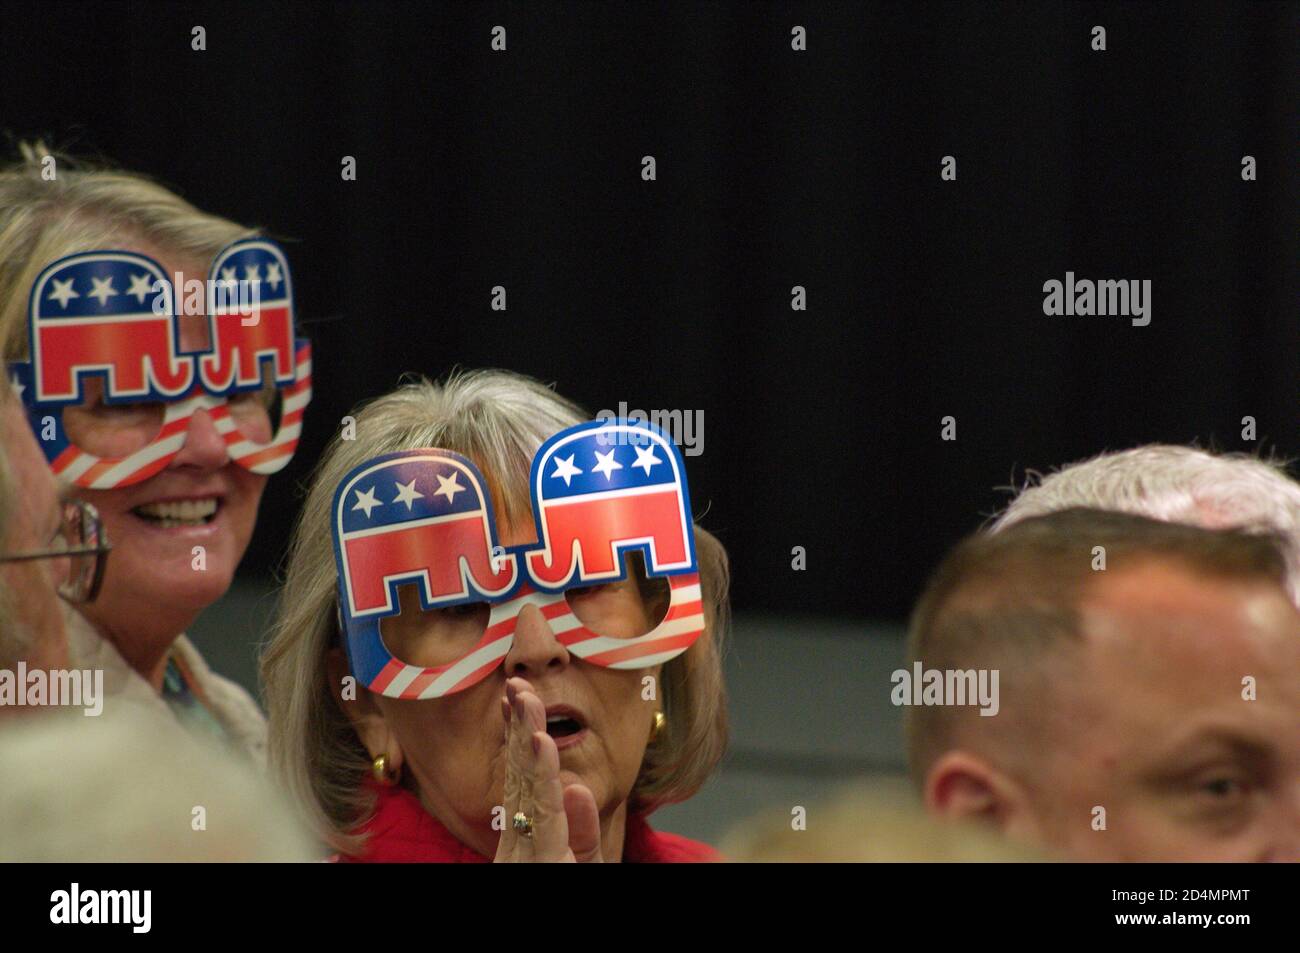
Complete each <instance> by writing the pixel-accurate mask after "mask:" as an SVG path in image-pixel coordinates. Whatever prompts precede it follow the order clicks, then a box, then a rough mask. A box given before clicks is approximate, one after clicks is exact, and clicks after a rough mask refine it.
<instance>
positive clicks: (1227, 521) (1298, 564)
mask: <svg viewBox="0 0 1300 953" xmlns="http://www.w3.org/2000/svg"><path fill="white" fill-rule="evenodd" d="M1075 506H1087V507H1092V508H1095V509H1101V510H1114V511H1116V512H1120V513H1131V514H1133V515H1135V516H1145V517H1147V518H1149V519H1156V520H1163V521H1164V522H1168V523H1184V524H1187V525H1189V526H1200V527H1203V528H1205V529H1222V528H1227V527H1232V528H1237V529H1243V530H1246V531H1248V532H1265V533H1273V534H1277V535H1278V536H1280V537H1281V538H1282V541H1283V546H1284V555H1285V557H1286V562H1287V582H1286V585H1287V591H1288V593H1290V596H1291V601H1292V602H1294V603H1295V604H1296V605H1297V606H1300V484H1297V483H1296V481H1295V480H1293V479H1292V478H1291V477H1290V476H1289V475H1288V473H1287V469H1286V465H1285V464H1283V463H1281V462H1278V461H1271V460H1264V459H1260V458H1258V457H1252V456H1249V455H1247V454H1238V453H1228V454H1216V453H1211V452H1209V451H1206V450H1200V449H1197V448H1195V447H1181V446H1175V445H1171V444H1148V445H1147V446H1143V447H1134V448H1133V449H1131V450H1123V451H1119V452H1111V453H1103V454H1101V455H1099V456H1096V457H1093V458H1091V459H1089V460H1082V461H1079V462H1077V463H1072V464H1069V465H1068V466H1065V467H1063V468H1061V469H1060V470H1057V471H1056V472H1054V473H1051V474H1049V475H1047V476H1045V477H1040V478H1039V479H1038V480H1037V481H1036V482H1034V483H1031V484H1030V485H1027V486H1026V487H1024V488H1023V489H1021V491H1020V492H1019V494H1018V495H1017V496H1016V497H1015V499H1013V500H1012V501H1011V504H1010V505H1009V506H1008V507H1007V508H1006V510H1004V511H1003V512H1002V513H1001V514H1000V515H999V516H998V517H997V518H996V520H995V521H994V523H993V525H992V527H991V529H992V531H993V532H998V531H1000V530H1003V529H1005V528H1006V527H1008V526H1012V525H1014V524H1015V523H1018V522H1020V521H1021V520H1023V519H1026V518H1028V517H1031V516H1041V515H1043V514H1046V513H1054V512H1056V511H1057V510H1063V509H1068V508H1070V507H1075Z"/></svg>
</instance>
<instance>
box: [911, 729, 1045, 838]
mask: <svg viewBox="0 0 1300 953" xmlns="http://www.w3.org/2000/svg"><path fill="white" fill-rule="evenodd" d="M921 796H922V798H923V800H924V801H925V809H926V810H927V811H929V812H930V813H931V814H933V815H934V816H936V817H940V818H943V819H945V820H951V821H975V822H977V823H982V824H985V825H988V826H990V827H992V828H994V829H995V830H996V831H998V832H999V833H1000V834H1002V835H1003V836H1005V837H1008V838H1011V839H1012V840H1016V841H1020V842H1021V843H1028V844H1038V843H1041V831H1040V826H1039V822H1038V815H1037V812H1036V810H1035V805H1034V803H1033V801H1032V799H1031V797H1030V792H1029V790H1028V789H1027V788H1026V786H1025V785H1024V784H1022V783H1021V782H1019V781H1017V780H1016V779H1015V778H1013V777H1011V776H1010V775H1009V774H1007V773H1006V772H1004V771H1002V770H1001V769H999V768H996V767H994V766H993V765H992V764H990V763H989V762H988V761H987V760H985V759H984V758H981V757H979V756H978V755H973V754H970V753H968V752H965V751H945V752H944V753H943V754H942V755H940V756H939V758H938V759H937V760H936V761H935V762H934V764H932V765H931V766H930V770H929V771H928V772H926V776H925V786H924V789H923V790H922V792H921Z"/></svg>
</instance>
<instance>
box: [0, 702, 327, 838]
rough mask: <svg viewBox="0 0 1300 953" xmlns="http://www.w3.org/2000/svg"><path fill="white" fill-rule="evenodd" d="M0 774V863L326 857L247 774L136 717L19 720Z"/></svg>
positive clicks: (163, 726) (220, 755)
mask: <svg viewBox="0 0 1300 953" xmlns="http://www.w3.org/2000/svg"><path fill="white" fill-rule="evenodd" d="M209 748H210V749H211V750H209ZM0 764H3V765H4V766H5V767H4V773H5V783H4V784H2V785H0V862H13V861H21V862H29V863H30V862H36V863H48V862H54V863H74V862H75V863H86V862H90V863H99V862H132V863H134V862H159V861H162V862H169V861H205V862H214V861H215V862H223V861H306V860H314V859H317V858H318V857H319V856H320V852H319V851H316V850H314V848H313V846H312V844H311V841H310V839H309V838H308V837H307V836H306V835H305V834H304V833H303V831H302V828H301V827H300V826H299V825H298V822H297V821H296V820H295V818H294V816H293V813H292V812H291V811H290V810H289V809H288V808H286V807H285V806H284V804H283V803H282V801H281V799H280V798H279V796H278V795H277V794H276V793H275V792H274V791H273V790H272V789H271V788H270V787H269V786H268V785H267V784H266V782H265V781H264V780H262V778H260V777H259V776H258V775H257V774H256V773H255V771H254V769H253V768H252V767H251V766H250V765H248V764H246V763H245V762H244V761H243V760H242V759H237V758H235V757H233V756H232V755H230V754H229V753H227V752H225V751H221V750H218V749H217V748H216V747H215V746H212V745H210V744H208V743H203V742H200V741H199V740H197V739H195V738H192V737H190V736H189V735H187V734H185V732H184V731H183V730H182V729H181V728H179V727H178V726H176V725H174V724H170V723H168V722H166V721H163V720H161V719H159V718H158V717H157V716H155V715H153V714H152V713H150V712H147V711H145V710H144V709H141V708H136V707H131V708H126V707H119V708H117V709H115V710H114V713H113V714H112V715H108V714H105V715H104V716H102V717H98V718H86V717H84V716H83V715H82V714H81V713H80V712H69V711H61V712H55V713H51V714H49V715H48V716H46V717H42V718H29V719H20V720H15V722H14V723H13V724H12V725H6V726H5V729H4V731H3V732H0Z"/></svg>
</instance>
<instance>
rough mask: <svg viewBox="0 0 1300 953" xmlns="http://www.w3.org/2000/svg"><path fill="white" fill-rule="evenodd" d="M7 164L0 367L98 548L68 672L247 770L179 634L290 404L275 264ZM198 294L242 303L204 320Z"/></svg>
mask: <svg viewBox="0 0 1300 953" xmlns="http://www.w3.org/2000/svg"><path fill="white" fill-rule="evenodd" d="M20 151H21V158H20V160H19V161H17V162H15V163H12V164H10V165H7V166H0V347H2V348H3V352H4V357H5V360H6V361H7V362H9V365H8V367H9V373H10V376H11V377H12V378H13V379H14V380H15V383H17V384H18V387H19V389H20V391H21V393H22V395H23V396H22V399H23V402H24V405H25V406H26V410H27V414H28V417H29V420H30V422H31V425H32V429H33V431H34V432H35V433H36V435H37V438H38V442H39V443H40V444H41V446H42V449H43V450H44V452H45V456H46V458H47V460H48V461H49V463H50V465H51V468H52V469H53V470H54V472H55V474H56V475H57V476H58V477H59V478H60V481H61V482H62V483H63V484H64V485H65V486H67V487H69V488H70V490H71V492H72V493H73V495H74V496H75V498H77V499H80V500H83V501H85V502H87V503H90V504H92V505H93V506H94V507H95V508H96V509H97V510H98V513H99V514H100V516H101V518H102V521H103V525H104V528H105V530H106V532H107V534H108V536H109V538H110V539H111V542H112V545H113V558H112V560H111V562H110V563H109V565H108V567H107V571H106V573H105V576H104V578H103V582H102V587H101V589H100V592H99V597H98V599H96V601H95V602H94V603H90V604H87V605H84V606H81V607H79V608H80V611H81V615H80V616H79V617H78V618H77V620H74V621H76V622H77V623H78V624H77V625H74V626H73V627H72V628H71V629H70V631H69V638H70V640H71V647H72V649H73V654H74V660H75V662H76V664H77V665H78V666H80V667H93V668H100V669H104V670H105V682H106V685H107V686H108V690H109V691H110V692H111V693H113V694H124V695H131V696H133V697H135V698H136V699H137V700H144V701H145V702H146V703H149V704H153V705H154V706H155V707H157V709H158V711H159V712H160V713H162V712H164V706H165V711H169V712H170V713H171V714H172V715H174V716H176V717H177V718H178V719H179V720H180V721H181V722H182V723H184V724H186V725H187V726H188V727H190V728H192V729H194V730H196V731H197V732H199V733H200V734H208V735H215V736H217V737H219V738H221V739H223V740H224V741H225V742H227V743H229V744H230V745H231V746H233V747H234V748H236V749H238V750H240V751H242V752H243V753H245V754H248V755H249V756H250V757H252V758H253V759H254V760H255V761H260V760H262V759H263V758H264V756H265V738H266V725H265V720H264V718H263V717H262V715H261V713H260V711H259V710H258V707H257V705H256V703H255V702H254V701H253V699H252V697H251V696H250V695H249V694H248V693H247V692H246V691H245V690H244V689H243V688H241V687H240V686H238V685H237V684H235V683H234V682H231V681H228V680H226V679H223V678H221V677H220V676H217V675H216V674H214V673H212V672H211V671H210V670H209V668H208V667H207V665H206V664H205V662H204V660H203V658H202V657H201V656H200V654H199V653H198V651H197V650H196V649H195V648H194V646H193V645H192V644H191V643H190V642H189V641H188V640H187V639H186V638H185V635H184V632H185V629H186V628H187V627H188V626H189V625H190V623H191V622H192V621H193V620H194V619H195V617H197V616H198V614H199V613H200V612H201V611H202V610H203V609H205V608H206V607H208V606H209V605H211V604H212V603H213V602H214V601H216V600H217V599H218V598H220V597H221V596H222V595H223V594H224V593H225V592H226V590H227V589H228V588H229V586H230V584H231V581H232V579H233V577H234V573H235V568H236V566H237V565H238V563H239V561H240V560H241V559H242V557H243V555H244V551H245V549H246V548H247V546H248V543H249V539H250V537H251V536H252V532H253V525H254V523H255V521H256V518H257V510H258V505H259V502H260V500H261V496H262V491H263V488H264V487H265V484H266V479H267V475H268V474H269V473H272V472H275V471H276V470H278V469H279V468H280V467H282V466H283V465H284V463H285V462H287V460H288V457H289V455H291V454H292V451H293V448H294V446H296V441H297V435H298V429H299V428H300V416H301V412H302V407H303V405H305V403H306V402H307V400H308V399H309V398H310V377H309V374H310V364H309V353H310V352H309V349H307V348H306V347H305V344H306V342H300V341H296V339H295V338H294V337H293V329H292V324H293V321H292V301H291V294H290V288H289V280H290V279H289V275H288V270H287V263H286V262H285V261H284V259H283V255H282V253H281V252H279V251H278V249H276V248H275V247H274V246H273V244H272V243H270V242H266V241H264V240H260V239H259V238H258V236H257V233H256V232H255V231H253V230H251V229H248V228H245V227H243V226H241V225H237V224H235V223H234V222H230V221H227V220H226V219H223V218H220V217H218V216H216V215H211V214H208V213H206V212H202V211H200V210H199V209H197V208H195V207H194V206H193V205H191V204H190V203H189V202H186V201H185V200H183V199H181V198H180V197H179V196H177V195H175V194H174V193H172V192H170V191H168V190H167V189H166V188H163V187H162V186H161V185H158V184H157V183H155V182H153V181H151V180H150V179H148V178H146V177H144V176H141V175H137V174H134V173H130V172H126V171H121V170H116V169H111V168H106V167H98V166H85V165H80V164H78V163H76V162H74V161H72V160H70V159H68V158H66V157H63V156H59V155H55V154H52V153H50V151H49V150H47V149H46V148H45V147H44V146H43V145H41V144H39V143H38V144H23V145H22V146H21V147H20ZM209 269H211V270H209ZM213 276H217V277H219V278H221V279H222V287H223V288H230V289H233V288H234V287H235V286H238V287H239V288H240V289H247V288H250V287H253V286H254V285H256V286H257V288H258V289H259V290H260V294H259V296H258V301H257V302H256V303H250V304H249V305H248V306H247V307H245V308H243V309H234V310H232V309H230V308H224V309H223V308H222V307H219V304H220V302H218V301H214V300H213V295H211V294H209V291H210V289H211V288H212V287H213V281H212V277H213ZM205 277H206V278H207V280H206V281H205V280H204V279H205ZM227 279H229V280H228V281H227ZM250 301H251V299H250ZM277 418H278V424H279V426H278V430H277V428H276V419H277ZM273 431H275V432H274V433H273Z"/></svg>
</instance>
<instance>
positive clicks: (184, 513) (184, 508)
mask: <svg viewBox="0 0 1300 953" xmlns="http://www.w3.org/2000/svg"><path fill="white" fill-rule="evenodd" d="M220 509H221V498H220V497H215V496H209V497H202V498H198V499H185V500H160V501H157V502H153V503H141V504H140V505H139V506H137V507H134V508H133V509H132V510H131V513H132V515H134V516H137V517H139V518H140V519H142V520H144V521H145V522H147V523H150V524H151V525H153V526H155V527H157V528H159V529H177V528H184V527H197V526H206V525H208V524H209V523H211V522H212V521H213V520H214V519H216V517H217V512H218V510H220Z"/></svg>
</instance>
